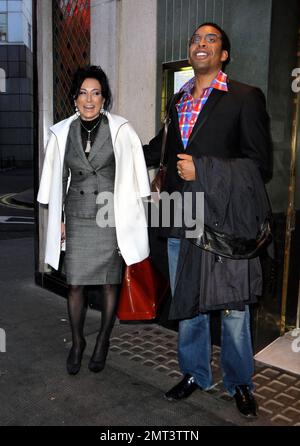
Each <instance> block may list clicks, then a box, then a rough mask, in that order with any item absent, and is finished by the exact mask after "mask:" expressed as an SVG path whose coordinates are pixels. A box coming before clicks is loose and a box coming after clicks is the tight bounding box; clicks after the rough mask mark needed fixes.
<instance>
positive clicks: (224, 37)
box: [192, 22, 231, 68]
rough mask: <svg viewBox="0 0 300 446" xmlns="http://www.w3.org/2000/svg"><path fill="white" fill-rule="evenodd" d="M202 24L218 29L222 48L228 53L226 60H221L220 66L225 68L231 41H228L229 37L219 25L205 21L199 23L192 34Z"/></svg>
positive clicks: (228, 59)
mask: <svg viewBox="0 0 300 446" xmlns="http://www.w3.org/2000/svg"><path fill="white" fill-rule="evenodd" d="M202 26H212V27H213V28H216V29H217V30H218V31H219V33H220V34H221V37H222V39H221V41H222V50H224V51H227V53H228V58H227V60H225V62H223V65H222V68H225V67H226V65H228V64H229V62H230V51H231V43H230V40H229V37H228V36H227V34H226V33H225V31H224V30H223V29H222V28H221V27H220V26H219V25H217V24H216V23H213V22H205V23H202V24H201V25H199V26H197V28H196V29H195V31H194V32H193V34H192V36H193V35H194V34H195V33H196V31H197V30H198V29H199V28H202Z"/></svg>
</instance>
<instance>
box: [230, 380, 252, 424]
mask: <svg viewBox="0 0 300 446" xmlns="http://www.w3.org/2000/svg"><path fill="white" fill-rule="evenodd" d="M235 391H236V392H235V394H234V395H233V396H234V399H235V402H236V406H237V408H238V410H239V411H240V413H241V414H242V415H243V416H244V417H247V418H256V417H257V411H258V404H257V402H256V400H255V398H254V396H253V394H252V392H251V391H250V389H249V387H248V386H246V385H240V386H236V388H235Z"/></svg>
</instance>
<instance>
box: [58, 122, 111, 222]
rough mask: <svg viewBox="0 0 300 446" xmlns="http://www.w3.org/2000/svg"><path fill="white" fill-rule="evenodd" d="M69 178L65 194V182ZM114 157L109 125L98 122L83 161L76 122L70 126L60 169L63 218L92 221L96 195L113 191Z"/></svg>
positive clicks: (82, 150) (94, 212)
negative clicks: (91, 142) (61, 175)
mask: <svg viewBox="0 0 300 446" xmlns="http://www.w3.org/2000/svg"><path fill="white" fill-rule="evenodd" d="M70 175H71V181H70V186H69V189H68V191H67V183H68V178H69V176H70ZM114 178H115V157H114V152H113V146H112V141H111V135H110V130H109V125H108V122H107V121H106V120H102V122H101V125H100V128H99V130H98V133H97V136H96V139H95V141H94V144H93V146H92V149H91V152H90V154H89V157H88V158H87V157H86V155H85V153H84V149H83V147H82V140H81V128H80V120H79V119H76V120H75V121H74V122H72V124H71V126H70V131H69V135H68V139H67V145H66V152H65V159H64V169H63V206H64V212H65V214H66V216H74V217H80V218H95V217H96V214H97V211H98V209H99V206H98V205H97V203H96V199H97V195H98V193H99V192H103V191H109V192H113V191H114Z"/></svg>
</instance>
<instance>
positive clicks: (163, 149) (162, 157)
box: [159, 92, 182, 169]
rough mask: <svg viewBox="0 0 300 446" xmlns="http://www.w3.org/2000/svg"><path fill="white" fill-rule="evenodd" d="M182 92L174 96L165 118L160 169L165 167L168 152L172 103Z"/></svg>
mask: <svg viewBox="0 0 300 446" xmlns="http://www.w3.org/2000/svg"><path fill="white" fill-rule="evenodd" d="M181 95H182V93H181V92H180V93H177V94H175V95H174V96H173V98H172V101H171V103H170V106H169V108H168V111H167V114H166V117H165V119H164V132H163V137H162V143H161V153H160V162H159V169H162V168H163V167H164V159H165V152H166V143H167V136H168V128H169V125H170V123H171V118H170V110H171V107H172V105H173V104H174V103H175V100H177V99H178V98H179V97H181Z"/></svg>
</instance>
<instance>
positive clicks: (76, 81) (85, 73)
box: [71, 65, 112, 110]
mask: <svg viewBox="0 0 300 446" xmlns="http://www.w3.org/2000/svg"><path fill="white" fill-rule="evenodd" d="M88 78H92V79H97V81H99V83H100V85H101V93H102V96H103V98H104V99H105V102H104V105H103V107H104V109H105V110H109V109H110V108H111V106H112V95H111V91H110V87H109V82H108V79H107V76H106V74H105V73H104V71H103V70H102V68H101V67H99V66H96V65H87V66H85V67H82V68H78V70H77V71H76V72H75V73H74V76H73V80H72V85H71V98H72V104H73V101H74V100H75V99H77V98H78V95H79V91H80V88H81V85H82V83H83V82H84V81H85V79H88Z"/></svg>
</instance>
